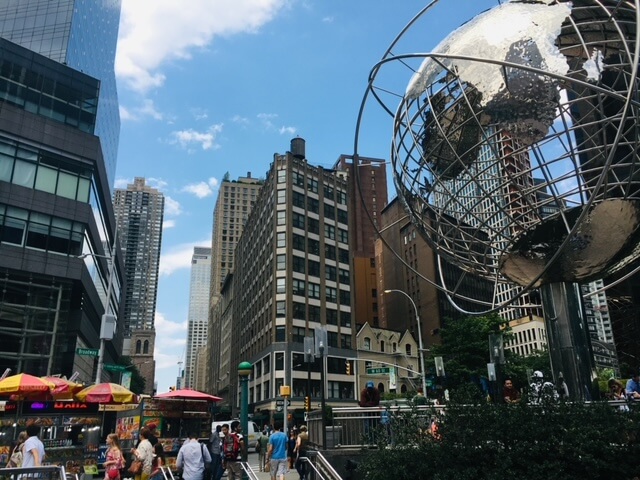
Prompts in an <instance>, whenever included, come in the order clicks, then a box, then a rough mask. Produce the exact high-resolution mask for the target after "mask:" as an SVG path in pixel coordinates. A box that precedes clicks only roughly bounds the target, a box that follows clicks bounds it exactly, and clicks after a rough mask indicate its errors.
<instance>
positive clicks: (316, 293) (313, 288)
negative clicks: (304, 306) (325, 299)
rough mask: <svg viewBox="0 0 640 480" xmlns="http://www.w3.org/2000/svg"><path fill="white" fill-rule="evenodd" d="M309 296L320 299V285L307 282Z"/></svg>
mask: <svg viewBox="0 0 640 480" xmlns="http://www.w3.org/2000/svg"><path fill="white" fill-rule="evenodd" d="M309 298H317V299H320V285H318V284H317V283H311V282H309Z"/></svg>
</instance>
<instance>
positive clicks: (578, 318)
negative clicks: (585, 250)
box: [540, 282, 593, 401]
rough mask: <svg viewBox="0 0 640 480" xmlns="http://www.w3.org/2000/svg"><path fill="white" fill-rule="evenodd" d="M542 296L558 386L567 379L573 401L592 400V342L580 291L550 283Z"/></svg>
mask: <svg viewBox="0 0 640 480" xmlns="http://www.w3.org/2000/svg"><path fill="white" fill-rule="evenodd" d="M540 293H541V296H542V307H543V309H544V320H545V325H546V328H547V343H548V347H549V357H550V359H551V370H552V372H553V380H554V383H555V384H556V385H558V384H559V382H560V378H564V382H565V383H566V385H567V388H568V391H569V399H570V400H574V401H585V400H591V386H592V382H593V366H592V353H591V341H590V338H589V332H588V329H587V324H586V321H585V317H584V314H583V307H582V296H581V294H580V287H579V286H578V285H577V284H575V283H562V282H558V283H550V284H547V285H544V286H542V287H540Z"/></svg>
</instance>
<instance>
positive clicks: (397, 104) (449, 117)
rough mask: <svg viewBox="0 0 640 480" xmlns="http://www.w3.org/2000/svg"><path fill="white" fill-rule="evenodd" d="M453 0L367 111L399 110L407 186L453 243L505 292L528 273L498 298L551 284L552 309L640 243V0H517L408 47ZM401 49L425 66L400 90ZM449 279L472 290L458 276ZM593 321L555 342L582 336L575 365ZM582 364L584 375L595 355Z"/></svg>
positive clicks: (427, 232) (634, 253) (421, 216)
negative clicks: (425, 45) (395, 86)
mask: <svg viewBox="0 0 640 480" xmlns="http://www.w3.org/2000/svg"><path fill="white" fill-rule="evenodd" d="M443 1H444V0H443ZM438 3H441V2H438V1H434V2H431V3H430V4H429V5H428V6H427V7H425V8H424V9H423V10H422V11H421V12H420V13H419V14H418V15H417V16H416V17H415V18H414V19H413V20H412V21H411V22H410V24H409V25H408V26H407V27H406V28H405V29H404V30H403V32H402V33H401V34H400V35H399V36H398V37H397V38H396V40H395V41H394V42H393V43H392V45H391V47H390V48H389V50H388V51H387V52H386V54H385V55H384V57H383V59H382V60H381V61H380V62H379V63H378V64H377V65H376V66H375V67H374V68H373V70H372V72H371V75H370V79H369V89H368V90H367V93H366V95H365V98H364V100H363V108H362V109H361V112H363V111H364V105H365V104H367V103H368V102H370V101H371V99H375V101H377V102H378V104H379V105H380V106H382V108H383V111H384V112H386V113H387V114H389V115H390V116H391V117H392V118H393V141H392V146H391V162H392V165H393V170H394V181H395V185H396V188H397V191H398V196H399V198H400V200H401V201H402V202H403V203H404V205H405V207H406V209H407V211H408V213H409V215H410V217H411V219H412V221H413V223H414V224H415V225H416V227H417V228H418V230H419V231H420V232H421V233H422V234H423V236H424V238H425V239H426V241H427V242H428V243H429V244H430V245H431V247H432V248H433V249H434V251H435V252H436V253H437V255H438V256H439V258H443V259H446V260H447V261H449V262H452V263H454V264H455V265H457V266H458V267H459V268H460V269H462V271H463V272H466V274H468V275H474V276H478V277H481V278H484V279H485V280H488V281H489V282H491V283H492V284H493V285H494V288H495V292H498V291H499V290H500V289H501V288H502V286H513V285H514V284H516V285H519V286H520V287H521V288H517V289H516V288H512V289H511V290H510V291H511V292H513V293H512V295H511V296H510V297H509V298H508V299H507V300H506V301H504V302H502V303H500V302H499V301H497V300H494V302H493V303H492V304H490V305H486V310H487V311H490V310H493V309H497V308H500V307H503V306H505V305H506V304H508V303H509V302H512V301H513V300H514V299H515V297H516V296H518V295H521V294H522V292H526V291H529V290H531V289H533V288H538V287H544V286H551V287H549V289H547V294H546V302H545V298H544V297H545V290H544V288H543V290H542V292H543V303H544V304H545V316H547V313H549V310H553V309H555V308H556V307H557V302H558V298H559V296H562V295H566V294H567V288H568V289H569V290H571V287H566V285H571V284H572V283H574V282H578V283H581V282H588V281H591V280H595V279H599V278H602V277H604V276H606V275H609V274H611V273H614V272H616V271H618V270H620V269H621V268H623V267H625V266H629V265H631V266H634V264H635V263H636V260H637V258H638V254H639V253H640V228H639V227H640V202H639V201H640V159H639V157H638V155H639V152H640V148H639V147H640V145H639V144H640V126H639V125H638V122H639V108H640V96H639V88H638V87H639V80H638V54H639V51H640V44H639V43H638V39H637V35H636V29H637V20H638V1H637V0H636V1H617V0H574V1H572V2H568V1H562V0H560V1H552V0H540V1H516V0H512V1H509V2H502V3H501V4H499V5H496V6H495V7H494V8H492V9H490V10H488V11H486V12H484V13H481V14H479V15H477V16H476V17H474V18H473V19H471V20H470V21H468V22H467V23H466V24H464V25H463V26H461V27H460V28H458V29H457V30H455V31H454V32H453V33H451V34H450V35H449V36H448V37H446V38H445V39H444V40H443V41H442V42H441V43H440V44H439V45H438V46H437V47H436V48H434V49H433V50H432V51H431V52H429V53H400V52H398V51H394V50H397V47H398V45H400V43H401V40H402V39H403V36H407V35H408V32H410V31H411V29H413V28H415V25H417V24H418V22H419V21H420V20H424V19H425V18H427V17H428V16H427V13H429V12H430V11H431V9H432V8H434V6H436V5H437V4H438ZM412 33H413V34H414V36H415V32H412ZM417 60H419V61H420V64H419V66H418V65H417ZM397 63H401V64H402V68H406V67H407V66H408V67H409V69H412V70H413V71H412V72H411V74H410V75H408V77H409V80H408V85H407V86H406V88H405V89H404V91H398V92H396V94H395V95H390V96H389V98H387V97H385V96H384V95H385V92H389V91H390V90H391V89H390V88H389V87H386V86H381V83H382V82H383V79H384V72H385V69H387V68H390V65H392V64H397ZM414 63H415V64H416V65H415V66H413V64H414ZM407 71H408V70H407ZM405 85H406V83H405ZM398 99H399V100H398ZM362 121H363V114H362V113H361V115H360V117H359V119H358V131H357V134H356V144H355V150H356V153H357V150H358V143H359V132H360V126H361V123H362ZM558 285H565V287H564V290H557V291H555V293H554V291H553V289H554V288H555V287H554V286H558ZM439 288H441V289H443V290H444V291H445V292H446V293H447V294H448V295H449V297H450V299H451V300H452V302H453V303H454V304H456V302H457V300H458V299H457V292H456V290H455V286H454V285H446V284H444V283H443V282H440V285H439ZM503 290H504V288H503ZM467 300H468V299H467ZM569 307H571V306H569ZM556 313H557V312H554V314H553V316H554V317H557V315H556ZM579 323H580V322H579V319H578V320H576V319H573V320H569V321H568V324H567V325H564V326H561V327H559V330H558V331H557V332H556V333H555V334H554V333H553V332H548V334H549V341H550V348H551V350H553V349H554V348H557V349H560V350H562V349H566V348H565V347H566V346H567V342H568V343H569V344H570V345H573V346H574V347H575V345H576V344H578V348H577V351H576V349H575V348H574V349H573V351H572V353H571V354H570V355H569V357H572V359H571V361H569V360H568V359H567V358H564V359H562V358H560V357H561V356H562V355H565V353H563V354H560V353H559V354H558V358H556V359H555V361H554V354H553V351H552V364H554V363H555V365H553V368H554V373H556V371H561V370H563V369H564V370H565V374H564V376H565V378H566V377H567V373H566V370H572V369H573V370H576V369H577V370H579V369H580V368H581V367H580V366H577V365H576V363H580V362H584V361H585V358H584V357H585V356H586V355H587V354H588V351H586V350H584V345H583V346H580V345H581V343H580V341H578V340H576V336H578V337H579V336H581V335H582V336H584V335H585V332H581V329H583V326H582V325H579ZM547 327H548V330H549V329H553V328H557V325H555V324H554V325H550V323H549V321H548V320H547ZM556 337H557V338H556ZM554 342H555V343H556V345H551V344H552V343H554ZM558 342H559V343H558ZM587 349H588V343H587ZM567 362H568V363H571V365H567ZM577 370H576V371H575V372H574V373H575V376H577V377H578V378H580V377H582V380H579V379H578V380H577V381H576V382H577V383H575V385H574V387H575V389H577V390H581V389H583V388H584V386H585V384H586V382H587V377H588V373H586V370H588V369H586V370H585V371H584V372H582V373H581V372H579V371H577ZM578 396H581V394H578Z"/></svg>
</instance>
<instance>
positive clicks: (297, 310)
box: [276, 300, 351, 327]
mask: <svg viewBox="0 0 640 480" xmlns="http://www.w3.org/2000/svg"><path fill="white" fill-rule="evenodd" d="M332 303H335V301H334V302H332ZM286 305H287V302H286V301H285V300H277V301H276V318H286V317H287V311H286V310H287V309H286ZM291 305H292V307H291V315H292V318H294V319H296V320H308V321H309V322H318V323H320V322H321V317H320V312H321V308H320V306H318V305H308V304H306V303H300V302H291ZM348 305H349V303H345V304H341V305H340V307H346V308H348ZM339 312H340V325H342V326H343V327H351V312H345V311H343V310H339ZM325 321H326V323H327V324H328V325H338V310H335V309H333V308H325Z"/></svg>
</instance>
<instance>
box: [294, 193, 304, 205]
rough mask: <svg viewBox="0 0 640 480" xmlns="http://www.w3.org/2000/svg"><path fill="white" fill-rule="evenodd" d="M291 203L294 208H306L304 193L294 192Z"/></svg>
mask: <svg viewBox="0 0 640 480" xmlns="http://www.w3.org/2000/svg"><path fill="white" fill-rule="evenodd" d="M291 195H292V196H291V203H292V204H293V206H294V207H298V208H304V198H305V197H304V193H300V192H295V191H294V192H292V194H291Z"/></svg>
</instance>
